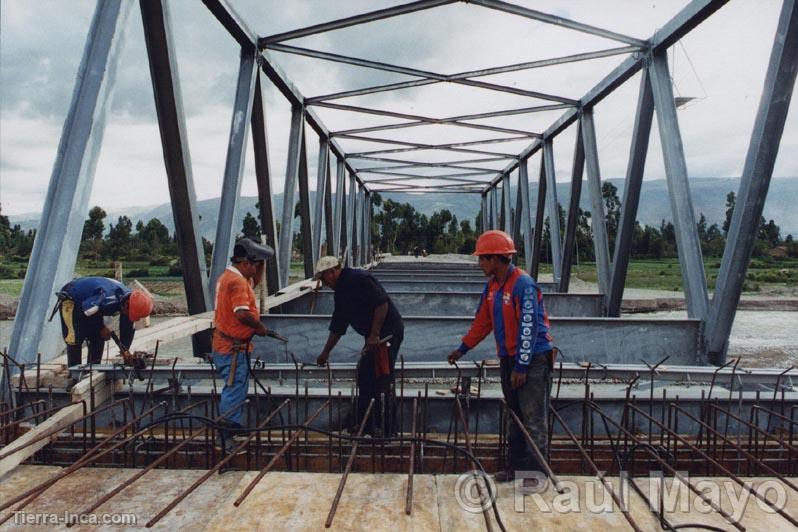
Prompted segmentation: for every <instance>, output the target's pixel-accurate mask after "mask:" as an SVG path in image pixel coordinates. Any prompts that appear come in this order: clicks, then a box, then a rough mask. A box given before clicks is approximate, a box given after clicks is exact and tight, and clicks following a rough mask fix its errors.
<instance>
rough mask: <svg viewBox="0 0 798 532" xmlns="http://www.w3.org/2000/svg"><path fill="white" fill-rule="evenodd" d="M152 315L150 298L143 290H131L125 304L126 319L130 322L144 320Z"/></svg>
mask: <svg viewBox="0 0 798 532" xmlns="http://www.w3.org/2000/svg"><path fill="white" fill-rule="evenodd" d="M151 313H152V297H150V294H148V293H147V292H144V291H143V290H133V292H132V293H131V294H130V299H129V300H128V303H127V317H128V318H130V321H137V320H140V319H141V318H146V317H147V316H149V315H150V314H151Z"/></svg>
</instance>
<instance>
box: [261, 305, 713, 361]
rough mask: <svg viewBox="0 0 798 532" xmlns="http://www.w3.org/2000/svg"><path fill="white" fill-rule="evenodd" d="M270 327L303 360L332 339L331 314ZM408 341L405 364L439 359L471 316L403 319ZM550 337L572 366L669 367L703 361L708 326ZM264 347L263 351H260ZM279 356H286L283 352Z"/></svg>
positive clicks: (657, 322) (636, 322)
mask: <svg viewBox="0 0 798 532" xmlns="http://www.w3.org/2000/svg"><path fill="white" fill-rule="evenodd" d="M261 320H262V321H263V323H264V324H265V325H266V326H267V327H268V328H269V329H273V330H275V331H278V332H280V333H281V334H283V335H285V336H287V337H288V338H289V342H288V350H289V351H290V352H292V353H294V355H295V356H296V357H297V358H298V359H299V360H301V361H303V362H306V363H307V362H312V361H315V359H316V356H317V355H318V354H319V353H320V352H321V349H322V347H324V343H325V341H326V340H327V335H328V330H327V327H328V325H329V318H328V317H326V316H307V315H306V316H296V315H293V316H292V315H282V316H281V315H277V314H274V315H267V316H263V317H262V318H261ZM403 321H404V324H405V335H404V342H403V343H402V348H401V353H402V354H403V355H404V358H405V360H406V361H412V362H417V361H436V360H437V361H440V360H443V359H445V357H446V354H447V353H449V352H451V350H452V349H454V348H456V347H457V346H458V345H460V341H461V338H462V336H463V335H464V334H465V333H466V331H468V328H469V325H470V324H471V321H472V317H471V316H468V317H456V316H455V317H452V316H436V317H415V316H413V317H410V316H405V317H404V318H403ZM551 333H552V335H553V336H554V340H555V344H556V345H557V347H559V348H560V349H561V350H562V352H563V354H564V355H565V357H566V360H567V361H569V362H579V361H589V362H593V363H602V364H606V363H613V364H632V363H638V362H640V361H641V360H644V361H646V362H649V363H654V362H659V361H660V360H662V359H663V358H665V357H666V356H670V359H669V360H668V363H669V364H689V365H692V364H696V363H698V362H699V361H700V360H701V358H702V352H701V346H702V344H703V340H704V339H703V328H702V325H701V322H700V321H699V320H690V319H686V320H663V319H618V318H552V319H551ZM363 343H364V340H363V337H361V336H359V335H358V334H357V333H355V332H354V331H352V330H351V329H350V331H349V332H348V334H346V335H344V336H343V337H342V338H341V341H340V342H339V343H338V346H337V347H336V348H335V350H334V351H333V360H335V361H339V362H350V361H355V360H356V359H355V357H356V356H357V353H358V352H359V351H360V349H362V347H363ZM254 345H255V354H256V355H258V354H261V353H263V352H264V351H265V354H264V360H266V361H267V362H276V361H281V362H282V361H283V360H282V358H280V359H270V358H269V353H271V354H272V355H271V356H272V358H274V357H277V356H278V355H277V354H276V352H275V350H274V342H273V341H272V340H270V339H262V338H256V339H255V340H254ZM261 346H263V349H261ZM279 356H280V357H282V356H283V355H282V354H280V355H279ZM495 356H496V344H495V341H494V340H493V339H492V338H486V339H485V340H484V341H483V342H482V343H481V344H479V346H477V347H476V348H475V349H473V350H472V351H471V352H470V353H469V358H470V359H472V360H479V359H488V358H493V357H495Z"/></svg>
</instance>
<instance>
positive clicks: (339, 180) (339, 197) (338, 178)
mask: <svg viewBox="0 0 798 532" xmlns="http://www.w3.org/2000/svg"><path fill="white" fill-rule="evenodd" d="M345 206H346V167H345V166H344V160H343V158H338V159H337V163H336V172H335V213H334V218H335V220H334V221H333V244H332V246H333V247H332V250H333V252H332V253H331V255H335V256H336V257H338V258H340V257H341V222H342V221H343V215H344V209H345Z"/></svg>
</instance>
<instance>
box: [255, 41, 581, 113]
mask: <svg viewBox="0 0 798 532" xmlns="http://www.w3.org/2000/svg"><path fill="white" fill-rule="evenodd" d="M268 48H269V49H270V50H273V51H275V52H283V53H288V54H295V55H302V56H305V57H312V58H314V59H322V60H324V61H333V62H336V63H343V64H347V65H354V66H359V67H364V68H371V69H374V70H382V71H384V72H393V73H395V74H404V75H406V76H417V77H420V78H426V79H435V80H439V81H449V82H451V83H456V84H458V85H466V86H469V87H477V88H480V89H487V90H493V91H498V92H504V93H507V94H516V95H518V96H527V97H529V98H537V99H540V100H549V101H552V102H560V103H566V104H569V105H576V104H577V103H578V101H577V100H574V99H571V98H566V97H564V96H558V95H556V94H547V93H544V92H539V91H530V90H525V89H518V88H515V87H508V86H505V85H497V84H495V83H488V82H486V81H478V80H474V79H449V78H448V76H446V75H444V74H437V73H435V72H429V71H426V70H418V69H415V68H408V67H403V66H398V65H390V64H388V63H382V62H378V61H370V60H368V59H361V58H358V57H349V56H345V55H339V54H333V53H329V52H321V51H319V50H311V49H308V48H300V47H298V46H288V45H285V44H269V45H268Z"/></svg>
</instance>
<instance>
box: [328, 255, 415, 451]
mask: <svg viewBox="0 0 798 532" xmlns="http://www.w3.org/2000/svg"><path fill="white" fill-rule="evenodd" d="M314 278H315V279H320V280H321V282H322V283H323V284H324V285H325V286H328V287H330V288H332V289H333V290H334V291H335V297H334V301H335V309H334V310H333V315H332V320H331V321H330V334H329V336H328V337H327V343H326V344H325V345H324V349H322V351H321V354H320V355H319V356H318V358H317V359H316V363H317V364H318V365H319V366H324V365H326V364H327V362H328V360H329V358H330V352H331V351H332V349H333V347H335V344H337V343H338V340H339V339H340V338H341V336H343V335H344V334H346V330H347V328H348V327H349V326H350V325H351V326H352V328H353V329H354V330H355V331H356V332H357V333H358V334H360V335H361V336H364V337H365V338H366V345H365V347H364V348H363V352H362V353H361V356H360V360H359V361H358V365H357V385H358V388H359V390H360V392H359V396H358V402H357V413H356V416H355V419H354V421H355V423H356V425H355V426H359V425H360V423H361V422H362V419H363V416H364V415H365V413H366V410H367V409H368V405H369V403H370V402H371V400H372V399H374V400H375V405H374V407H372V412H371V415H370V416H369V421H368V422H367V424H366V427H365V431H366V432H367V433H369V434H372V435H385V436H388V435H392V434H393V433H394V423H393V421H392V420H393V419H395V417H396V416H395V415H394V414H393V410H394V407H393V405H394V400H393V396H394V386H393V385H394V366H395V364H396V357H397V355H398V353H399V347H400V346H401V345H402V339H403V338H404V324H403V323H402V316H401V315H400V314H399V311H398V310H396V307H395V306H394V304H393V302H392V301H391V298H390V297H388V294H387V293H386V292H385V289H383V287H382V285H381V284H380V283H379V281H377V279H376V278H374V276H373V275H371V273H369V272H367V271H365V270H360V269H354V268H342V267H341V264H340V262H338V259H336V258H335V257H329V256H328V257H322V258H320V259H319V260H318V262H317V263H316V275H315V276H314ZM383 397H384V398H385V401H384V403H383V402H382V398H383Z"/></svg>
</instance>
